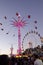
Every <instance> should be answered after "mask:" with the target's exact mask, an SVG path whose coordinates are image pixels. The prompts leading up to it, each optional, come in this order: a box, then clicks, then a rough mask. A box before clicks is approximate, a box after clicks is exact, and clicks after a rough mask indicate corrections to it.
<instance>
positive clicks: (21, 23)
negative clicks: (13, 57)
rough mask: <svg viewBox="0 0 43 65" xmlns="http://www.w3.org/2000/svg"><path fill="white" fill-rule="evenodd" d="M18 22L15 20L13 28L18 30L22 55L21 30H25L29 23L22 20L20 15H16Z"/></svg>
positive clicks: (19, 47)
mask: <svg viewBox="0 0 43 65" xmlns="http://www.w3.org/2000/svg"><path fill="white" fill-rule="evenodd" d="M16 15H17V17H18V20H16V19H14V21H13V24H12V25H13V26H14V27H17V28H18V50H17V52H18V54H21V51H22V49H21V31H20V29H21V28H23V27H24V26H25V25H26V24H27V23H26V21H24V20H23V19H21V16H20V14H19V13H16ZM28 18H30V15H28Z"/></svg>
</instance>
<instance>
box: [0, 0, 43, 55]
mask: <svg viewBox="0 0 43 65" xmlns="http://www.w3.org/2000/svg"><path fill="white" fill-rule="evenodd" d="M16 12H18V13H20V15H21V18H23V17H24V20H26V22H27V23H29V24H27V26H25V27H24V28H23V29H21V41H22V40H23V37H24V36H25V34H26V33H27V32H29V31H31V30H35V28H34V27H35V24H34V21H35V20H36V21H37V24H36V26H37V28H38V29H37V30H36V31H38V33H40V35H41V36H43V0H37V1H36V0H0V23H2V26H0V53H1V54H2V53H6V54H10V47H11V44H13V47H14V53H16V51H17V48H18V32H17V31H18V30H17V28H15V27H13V26H12V25H11V23H12V22H10V21H11V20H12V19H13V17H14V18H15V19H17V16H16ZM28 15H31V18H30V19H28V18H27V16H28ZM4 16H6V17H7V19H6V20H5V18H4ZM2 28H3V29H4V30H3V31H2V30H1V29H2ZM6 33H9V34H6ZM14 34H15V36H13V35H14ZM27 40H28V41H30V40H31V41H32V43H34V44H33V46H35V43H36V45H37V43H38V44H41V42H40V39H39V37H38V36H37V35H35V34H30V35H28V36H27V37H26V38H25V40H24V43H23V44H24V48H27V46H28V42H27V43H26V41H27ZM36 40H37V41H36Z"/></svg>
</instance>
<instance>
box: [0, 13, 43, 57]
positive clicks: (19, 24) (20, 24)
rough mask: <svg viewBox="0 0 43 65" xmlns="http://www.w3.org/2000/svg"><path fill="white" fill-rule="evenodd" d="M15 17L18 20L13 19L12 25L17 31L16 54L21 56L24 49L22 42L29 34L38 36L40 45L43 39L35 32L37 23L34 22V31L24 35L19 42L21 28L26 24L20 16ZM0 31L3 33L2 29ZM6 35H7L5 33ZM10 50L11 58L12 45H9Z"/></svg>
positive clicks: (0, 24) (17, 14)
mask: <svg viewBox="0 0 43 65" xmlns="http://www.w3.org/2000/svg"><path fill="white" fill-rule="evenodd" d="M16 16H17V18H18V19H17V20H16V19H15V18H14V20H13V21H12V25H13V26H14V27H16V28H17V29H18V50H17V52H18V54H21V53H22V51H24V48H23V43H24V40H25V38H26V37H27V36H28V35H29V34H31V33H32V34H36V35H38V36H39V37H40V40H41V42H42V43H43V37H42V36H41V35H40V34H39V33H38V32H37V31H35V30H37V26H36V24H37V21H34V23H35V30H34V31H33V30H32V31H29V32H27V33H26V34H25V36H24V38H23V40H22V42H21V28H23V27H24V26H26V25H27V24H28V23H27V22H26V21H25V20H24V18H22V19H21V16H20V14H19V13H16ZM4 18H5V20H6V19H7V17H6V16H5V17H4ZM28 18H30V15H28ZM0 26H2V23H0ZM1 30H2V31H3V30H4V29H3V28H2V29H1ZM6 34H8V33H6ZM29 45H30V47H32V43H31V42H29ZM21 47H22V48H21ZM10 50H11V56H12V54H13V45H11V48H10Z"/></svg>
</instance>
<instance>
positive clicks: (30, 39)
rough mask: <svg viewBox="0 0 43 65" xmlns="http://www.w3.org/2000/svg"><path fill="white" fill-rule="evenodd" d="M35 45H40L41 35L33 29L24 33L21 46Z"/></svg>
mask: <svg viewBox="0 0 43 65" xmlns="http://www.w3.org/2000/svg"><path fill="white" fill-rule="evenodd" d="M37 45H41V36H40V34H39V33H38V32H36V31H35V30H34V31H33V30H31V31H29V32H27V33H26V34H25V36H24V37H23V40H22V48H23V49H24V50H25V49H27V48H34V47H36V46H37Z"/></svg>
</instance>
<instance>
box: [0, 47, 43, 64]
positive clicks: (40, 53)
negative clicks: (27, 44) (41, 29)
mask: <svg viewBox="0 0 43 65" xmlns="http://www.w3.org/2000/svg"><path fill="white" fill-rule="evenodd" d="M32 51H33V50H32V49H31V50H30V49H29V52H28V53H29V54H27V55H28V56H27V57H23V54H22V56H21V57H18V58H17V57H16V56H13V55H12V56H11V57H9V56H8V55H5V54H3V55H0V65H43V46H42V47H41V48H40V47H39V46H38V47H37V48H34V52H32ZM25 54H26V51H25V52H24V55H25Z"/></svg>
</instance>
